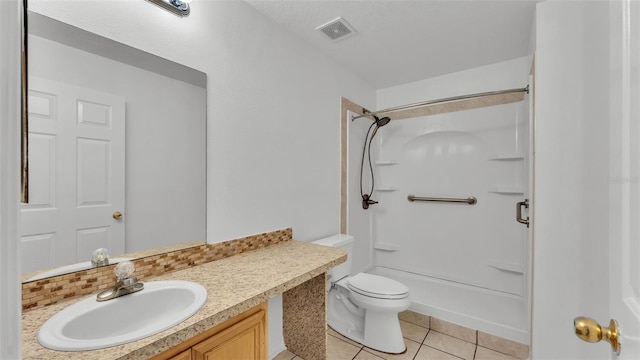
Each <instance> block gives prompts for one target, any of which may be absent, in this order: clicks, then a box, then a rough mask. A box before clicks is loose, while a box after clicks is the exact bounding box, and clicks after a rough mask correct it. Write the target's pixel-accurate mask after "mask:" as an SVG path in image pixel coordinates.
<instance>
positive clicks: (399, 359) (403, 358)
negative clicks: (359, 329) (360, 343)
mask: <svg viewBox="0 0 640 360" xmlns="http://www.w3.org/2000/svg"><path fill="white" fill-rule="evenodd" d="M404 344H405V345H406V346H407V351H406V352H405V353H404V354H387V353H384V352H382V351H377V350H373V349H371V348H368V347H366V346H365V347H364V349H363V350H364V351H366V352H370V353H372V354H374V355H378V356H379V357H381V358H383V359H387V360H411V359H413V358H414V357H415V356H416V354H417V353H418V350H420V344H419V343H417V342H415V341H411V340H409V339H404Z"/></svg>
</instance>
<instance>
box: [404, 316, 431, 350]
mask: <svg viewBox="0 0 640 360" xmlns="http://www.w3.org/2000/svg"><path fill="white" fill-rule="evenodd" d="M400 328H401V329H402V336H403V337H405V338H407V339H409V340H413V341H415V342H419V343H421V344H422V342H423V341H424V338H425V337H427V333H428V332H429V329H427V328H423V327H422V326H418V325H414V324H411V323H408V322H406V321H403V320H400Z"/></svg>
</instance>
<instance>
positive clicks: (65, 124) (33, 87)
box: [20, 78, 125, 272]
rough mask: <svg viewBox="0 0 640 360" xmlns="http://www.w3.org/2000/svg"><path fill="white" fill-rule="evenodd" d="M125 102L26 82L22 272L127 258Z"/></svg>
mask: <svg viewBox="0 0 640 360" xmlns="http://www.w3.org/2000/svg"><path fill="white" fill-rule="evenodd" d="M124 139H125V100H124V98H122V97H120V96H116V95H111V94H106V93H102V92H99V91H95V90H91V89H86V88H80V87H77V86H73V85H69V84H64V83H59V82H54V81H50V80H46V79H40V78H30V79H29V197H30V198H29V204H24V205H23V206H22V223H21V229H20V234H21V250H22V256H23V260H22V264H23V268H22V271H23V272H28V271H34V270H40V269H45V268H50V267H57V266H61V265H65V264H70V263H76V262H82V261H87V260H89V259H91V255H92V252H93V250H95V249H96V248H99V247H106V248H108V249H109V251H110V253H111V254H121V253H124V250H125V247H124V241H125V239H124V216H123V217H121V218H120V219H115V218H114V216H113V214H114V213H115V212H120V213H124V196H125V176H124V175H125V174H124V171H125V141H124Z"/></svg>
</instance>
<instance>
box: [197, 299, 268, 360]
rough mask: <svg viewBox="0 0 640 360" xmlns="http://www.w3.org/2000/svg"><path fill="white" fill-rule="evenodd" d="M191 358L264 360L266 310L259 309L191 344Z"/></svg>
mask: <svg viewBox="0 0 640 360" xmlns="http://www.w3.org/2000/svg"><path fill="white" fill-rule="evenodd" d="M192 358H193V360H213V359H224V360H247V359H255V360H266V358H267V346H266V312H265V311H264V310H261V311H259V312H257V313H255V314H253V315H251V316H249V317H247V318H246V319H244V320H242V321H240V322H238V323H236V324H234V325H233V326H231V327H229V328H227V329H225V330H223V331H221V332H219V333H217V334H215V335H213V336H211V337H210V338H208V339H207V340H204V341H202V342H201V343H199V344H197V345H195V346H193V348H192Z"/></svg>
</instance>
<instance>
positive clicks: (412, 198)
mask: <svg viewBox="0 0 640 360" xmlns="http://www.w3.org/2000/svg"><path fill="white" fill-rule="evenodd" d="M407 200H409V201H412V202H413V201H435V202H451V203H467V204H469V205H475V204H477V203H478V199H476V198H475V197H473V196H470V197H468V198H466V199H455V198H437V197H419V196H413V195H409V196H407Z"/></svg>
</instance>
